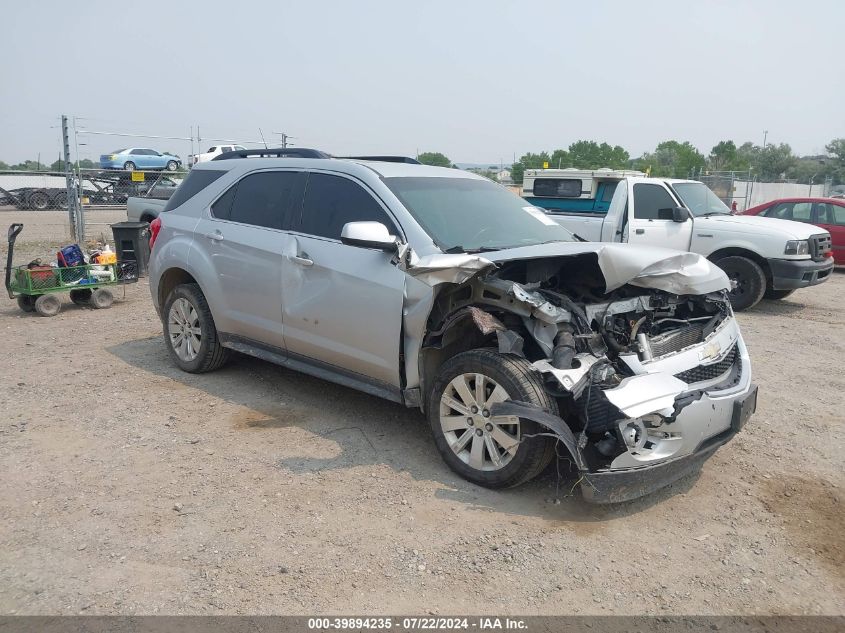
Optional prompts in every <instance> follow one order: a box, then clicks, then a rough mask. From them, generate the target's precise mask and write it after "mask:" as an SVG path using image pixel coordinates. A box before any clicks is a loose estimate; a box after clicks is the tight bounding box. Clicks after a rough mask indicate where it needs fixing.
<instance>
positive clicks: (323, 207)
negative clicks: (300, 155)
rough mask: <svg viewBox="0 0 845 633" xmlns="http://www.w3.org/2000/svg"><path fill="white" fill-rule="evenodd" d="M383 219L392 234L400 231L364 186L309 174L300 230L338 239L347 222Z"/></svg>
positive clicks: (381, 220)
mask: <svg viewBox="0 0 845 633" xmlns="http://www.w3.org/2000/svg"><path fill="white" fill-rule="evenodd" d="M365 221H369V222H381V223H382V224H384V225H385V226H386V227H387V230H388V231H390V233H391V234H393V235H396V234H397V233H398V231H397V230H396V226H395V224H394V222H393V220H391V219H390V216H388V215H387V213H386V212H385V210H384V209H382V207H381V205H380V204H379V203H378V202H377V201H376V199H375V198H374V197H373V196H372V195H371V194H370V193H369V192H367V191H366V190H365V189H364V188H363V187H361V185H359V184H357V183H355V182H353V181H351V180H349V179H348V178H343V177H341V176H332V175H329V174H316V173H312V174H311V175H310V176H309V177H308V185H307V189H306V191H305V202H304V204H303V207H302V220H301V223H300V226H299V231H301V232H302V233H308V234H309V235H319V236H321V237H329V238H332V239H335V240H339V239H340V233H341V231H342V230H343V225H344V224H346V223H348V222H365Z"/></svg>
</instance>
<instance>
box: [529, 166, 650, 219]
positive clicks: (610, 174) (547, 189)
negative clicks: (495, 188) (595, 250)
mask: <svg viewBox="0 0 845 633" xmlns="http://www.w3.org/2000/svg"><path fill="white" fill-rule="evenodd" d="M637 176H645V174H644V173H643V172H641V171H634V170H614V169H607V168H603V169H596V170H585V169H574V168H567V169H527V170H526V171H525V176H524V177H523V181H522V195H523V197H524V198H525V199H526V200H528V201H529V202H531V203H532V204H534V205H536V206H538V207H540V208H542V209H545V210H546V211H549V212H551V213H556V212H564V211H568V212H572V213H607V210H608V209H609V208H610V201H611V200H612V199H613V194H614V192H615V191H616V185H618V184H619V181H620V180H622V179H623V178H627V177H637Z"/></svg>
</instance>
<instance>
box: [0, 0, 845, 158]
mask: <svg viewBox="0 0 845 633" xmlns="http://www.w3.org/2000/svg"><path fill="white" fill-rule="evenodd" d="M3 23H4V27H5V28H4V29H3V38H2V44H1V45H2V50H3V60H4V61H3V64H2V66H0V86H2V87H0V91H2V97H3V98H2V101H0V103H2V109H0V112H1V113H2V116H1V117H0V159H2V160H5V161H6V162H11V161H14V162H17V161H20V160H23V159H35V158H36V154H38V153H39V152H40V153H41V160H42V162H47V163H48V164H49V163H50V162H52V161H53V160H55V158H56V157H57V155H58V152H59V150H60V130H59V128H58V125H59V116H60V115H61V114H62V113H65V114H68V115H71V116H76V117H81V118H80V119H78V122H77V123H78V126H79V128H83V127H84V128H87V129H88V130H95V131H109V132H127V133H135V134H149V135H159V136H174V137H175V136H178V137H187V136H189V134H190V128H191V126H195V127H196V126H197V125H199V126H200V131H201V134H202V137H203V139H204V140H203V142H202V145H203V150H204V149H205V148H206V147H207V146H208V145H211V144H213V142H211V140H210V139H215V138H216V139H223V138H228V139H235V140H240V141H242V142H247V141H254V140H257V139H260V137H259V132H258V130H259V128H261V130H263V132H264V135H265V136H266V137H267V138H268V141H270V143H271V145H277V140H278V135H275V134H273V132H278V131H284V132H287V133H288V134H290V135H292V136H294V137H296V140H295V141H294V142H295V143H296V144H297V145H301V146H307V147H316V148H319V149H323V150H326V151H329V152H332V153H336V154H344V153H374V152H383V153H388V152H389V153H397V154H410V155H413V154H414V153H415V152H416V151H417V150H419V151H442V152H444V153H445V154H447V155H448V156H449V157H450V158H451V159H452V160H453V161H456V162H484V161H489V162H491V163H493V162H499V161H500V160H502V161H504V162H506V163H510V162H511V161H512V160H513V156H514V154H516V155H517V156H518V155H520V154H522V153H524V152H526V151H534V150H542V149H554V148H557V147H567V146H568V145H569V144H570V143H571V142H573V141H575V140H578V139H593V140H597V141H607V142H609V143H611V144H619V145H622V146H624V147H625V148H626V149H628V150H629V151H630V152H631V154H632V155H634V156H636V155H639V154H641V153H642V152H644V151H648V150H651V149H653V148H654V146H655V145H656V144H657V143H658V142H660V141H662V140H666V139H672V138H674V139H678V140H689V141H691V142H692V143H693V144H695V145H696V146H698V147H699V148H700V149H701V150H702V151H704V153H705V154H706V153H708V152H709V150H710V148H711V147H712V146H713V145H714V144H715V143H716V142H718V141H719V140H722V139H734V140H735V141H737V143H740V142H742V141H746V140H751V141H754V142H755V143H762V140H763V131H764V130H768V141H769V142H775V143H777V142H788V143H790V144H791V145H792V147H793V149H794V150H795V151H796V152H797V153H801V154H806V153H820V152H823V151H824V145H825V143H826V142H828V141H829V140H830V139H832V138H834V137H842V136H845V67H843V60H844V59H845V2H842V1H841V0H831V1H828V2H824V1H813V0H803V1H801V2H796V1H795V0H788V1H782V0H769V1H748V2H742V1H734V2H716V1H708V0H697V1H695V2H690V1H686V0H675V1H673V2H650V1H649V0H641V1H639V2H631V1H620V2H610V1H594V0H586V1H583V0H582V1H581V2H563V1H560V2H544V1H541V0H531V1H530V2H502V1H497V0H487V1H484V2H482V1H464V0H451V1H448V2H441V1H430V0H429V1H426V2H402V1H398V0H393V1H390V2H376V1H368V0H354V1H349V2H340V1H333V0H322V1H320V2H286V1H281V0H280V1H278V2H250V1H246V0H241V1H240V2H232V1H231V0H229V1H225V2H218V1H216V0H215V1H211V0H203V1H201V2H199V1H195V2H162V3H151V2H146V3H140V2H130V3H125V2H113V1H110V2H92V1H78V2H67V1H65V2H49V1H42V2H29V3H14V4H11V3H10V4H8V5H6V6H5V7H4V8H3ZM206 139H209V140H206ZM78 140H79V142H80V143H83V145H81V146H80V156H81V157H83V158H86V157H88V158H96V157H97V156H99V154H100V153H101V152H103V151H108V150H113V149H116V148H118V147H126V146H133V145H136V146H150V147H155V148H157V149H159V150H169V151H173V152H176V153H178V154H180V155H182V156H185V155H186V154H188V153H189V151H190V143H189V142H188V141H178V140H153V139H149V140H145V139H121V138H117V137H102V136H94V135H89V134H79V136H78Z"/></svg>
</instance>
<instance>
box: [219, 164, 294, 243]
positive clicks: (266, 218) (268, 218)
mask: <svg viewBox="0 0 845 633" xmlns="http://www.w3.org/2000/svg"><path fill="white" fill-rule="evenodd" d="M299 177H300V174H299V172H294V171H267V172H261V173H258V174H250V175H249V176H247V177H246V178H243V179H242V180H240V181H239V182H238V183H237V184H236V185H235V186H234V187H232V188H231V189H229V191H227V192H226V193H225V194H223V196H222V197H221V198H219V199H218V200H217V202H215V203H214V204H213V205H212V207H211V210H212V213H213V214H214V217H217V218H221V219H227V220H231V221H232V222H240V223H241V224H251V225H252V226H263V227H266V228H268V229H281V228H282V227H283V225H284V221H285V218H286V217H287V215H288V211H289V209H290V204H291V200H292V199H293V197H294V190H295V189H296V188H297V185H298V183H299ZM227 199H228V200H227ZM227 205H228V206H227ZM218 206H219V209H218ZM218 212H219V215H218Z"/></svg>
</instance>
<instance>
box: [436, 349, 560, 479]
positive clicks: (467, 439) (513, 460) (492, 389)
mask: <svg viewBox="0 0 845 633" xmlns="http://www.w3.org/2000/svg"><path fill="white" fill-rule="evenodd" d="M510 399H512V400H515V401H522V402H527V403H530V404H533V405H536V406H539V407H541V408H543V409H546V410H547V411H549V412H550V413H552V414H553V415H557V404H556V403H555V401H554V400H553V399H552V398H551V397H550V396H549V394H548V393H546V391H545V389H544V388H543V384H542V382H541V380H540V378H539V376H538V375H537V374H536V372H534V371H533V370H532V368H531V366H530V364H529V363H528V362H527V361H526V360H525V359H524V358H521V357H519V356H513V355H507V354H499V353H498V352H496V351H493V350H488V349H477V350H471V351H468V352H463V353H461V354H457V355H456V356H453V357H452V358H450V359H449V360H447V361H446V362H445V363H443V365H441V367H440V369H439V370H438V373H437V377H436V379H435V381H434V386H433V388H432V390H431V394H430V396H429V401H428V419H429V424H430V425H431V431H432V433H433V435H434V443H435V444H436V446H437V449H438V450H439V451H440V455H441V457H443V460H444V461H445V462H446V464H447V465H448V466H449V468H451V469H452V470H453V471H455V472H456V473H457V474H459V475H460V476H461V477H463V478H464V479H468V480H469V481H471V482H473V483H476V484H478V485H480V486H484V487H487V488H510V487H513V486H518V485H519V484H521V483H524V482H526V481H528V480H530V479H533V478H534V477H536V476H537V475H538V474H539V473H540V472H541V471H542V470H543V469H544V468H545V467H546V466H547V465H548V464H549V462H550V461H551V459H552V457H553V456H554V445H555V443H554V441H553V440H552V439H551V438H549V437H526V436H530V435H534V434H536V433H543V432H544V429H543V428H542V427H541V426H540V425H539V424H537V423H536V422H533V421H531V420H525V419H522V418H517V417H515V416H508V417H497V418H494V417H490V415H489V406H490V405H491V404H493V403H494V402H504V401H506V400H510Z"/></svg>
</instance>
